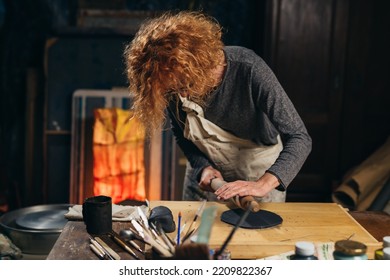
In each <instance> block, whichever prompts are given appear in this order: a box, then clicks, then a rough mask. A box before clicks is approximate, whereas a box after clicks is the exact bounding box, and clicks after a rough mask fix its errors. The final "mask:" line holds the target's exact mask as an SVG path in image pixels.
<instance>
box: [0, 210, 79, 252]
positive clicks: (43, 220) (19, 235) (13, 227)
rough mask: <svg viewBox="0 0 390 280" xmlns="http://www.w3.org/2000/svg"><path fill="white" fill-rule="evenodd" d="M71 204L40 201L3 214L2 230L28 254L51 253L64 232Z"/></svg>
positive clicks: (0, 228) (0, 224)
mask: <svg viewBox="0 0 390 280" xmlns="http://www.w3.org/2000/svg"><path fill="white" fill-rule="evenodd" d="M71 206H72V205H71V204H48V205H36V206H31V207H26V208H21V209H18V210H13V211H10V212H8V213H5V214H4V215H2V216H0V231H1V232H3V233H4V234H5V235H7V236H8V237H9V238H10V239H11V241H12V242H13V243H14V244H15V245H16V246H17V247H18V248H19V249H20V250H21V251H22V253H24V254H32V255H47V254H48V253H49V252H50V250H51V248H52V247H53V245H54V243H55V242H56V241H57V239H58V237H59V236H60V234H61V232H62V229H63V227H64V226H65V224H66V222H67V219H66V218H65V216H64V214H65V213H67V212H68V211H69V207H71Z"/></svg>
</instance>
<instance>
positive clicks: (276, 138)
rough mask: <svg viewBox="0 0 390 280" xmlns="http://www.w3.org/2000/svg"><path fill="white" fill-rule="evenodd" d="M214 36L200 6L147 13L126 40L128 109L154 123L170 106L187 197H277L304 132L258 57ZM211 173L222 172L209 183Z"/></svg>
mask: <svg viewBox="0 0 390 280" xmlns="http://www.w3.org/2000/svg"><path fill="white" fill-rule="evenodd" d="M221 38H222V29H221V27H220V25H219V24H218V23H217V22H216V21H215V20H214V19H213V18H211V17H209V16H207V15H205V14H202V13H198V12H187V11H181V12H178V13H175V14H173V13H166V14H164V15H162V16H160V17H158V18H155V19H152V20H149V21H148V22H146V23H144V24H143V25H142V26H141V28H140V29H139V31H138V32H137V34H136V35H135V38H134V39H133V40H132V42H131V43H130V44H129V45H128V46H127V47H126V50H125V60H126V69H127V75H128V79H129V83H130V91H131V92H132V93H133V94H134V106H133V109H134V111H135V115H136V116H137V117H138V118H139V119H140V120H141V121H142V122H143V123H144V125H145V127H147V128H148V129H149V130H150V132H151V133H153V132H154V131H158V130H159V129H160V128H161V127H162V125H163V124H164V121H165V117H166V115H167V114H166V112H167V113H168V115H169V117H170V120H171V125H172V130H173V133H174V135H175V138H176V141H177V143H178V145H179V147H180V148H181V149H182V150H183V153H184V154H185V156H186V157H187V159H188V165H187V170H186V176H185V180H184V190H183V199H184V200H195V199H203V198H205V197H206V198H208V199H209V200H212V199H215V198H217V199H222V200H225V199H229V198H231V197H235V196H244V195H252V196H255V197H257V198H258V199H259V200H261V201H279V202H283V201H285V196H286V195H285V191H286V188H287V186H288V185H289V184H290V182H291V181H292V180H293V178H294V177H295V176H296V174H297V173H298V172H299V170H300V169H301V167H302V165H303V163H304V161H305V160H306V158H307V156H308V154H309V153H310V151H311V138H310V136H309V135H308V132H307V130H306V128H305V125H304V123H303V122H302V120H301V118H300V117H299V115H298V113H297V111H296V109H295V108H294V106H293V104H292V103H291V101H290V99H289V98H288V96H287V95H286V93H285V92H284V90H283V88H282V87H281V85H280V84H279V82H278V80H277V79H276V77H275V76H274V74H273V73H272V71H271V70H270V69H269V67H268V66H267V65H266V64H265V62H264V61H263V60H262V59H261V58H260V57H259V56H257V55H256V54H255V53H254V52H253V51H251V50H249V49H246V48H243V47H237V46H224V44H223V42H222V39H221ZM214 178H219V179H222V180H224V181H226V182H227V183H226V184H224V185H223V186H222V187H220V188H219V189H218V190H217V191H215V192H214V190H213V189H212V188H211V182H212V180H213V179H214Z"/></svg>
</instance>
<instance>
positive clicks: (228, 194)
mask: <svg viewBox="0 0 390 280" xmlns="http://www.w3.org/2000/svg"><path fill="white" fill-rule="evenodd" d="M279 184H280V183H279V180H278V178H277V177H276V176H275V175H273V174H271V173H267V172H266V173H265V174H264V175H263V176H262V177H261V178H260V179H259V180H257V181H255V182H252V181H242V180H238V181H234V182H230V183H226V184H225V185H223V186H222V187H220V188H219V189H218V190H216V191H215V194H216V195H217V197H218V199H221V200H226V199H229V198H232V197H235V196H247V195H251V196H256V197H263V196H265V195H267V194H268V193H269V192H270V191H272V190H273V189H275V188H276V187H277V186H279Z"/></svg>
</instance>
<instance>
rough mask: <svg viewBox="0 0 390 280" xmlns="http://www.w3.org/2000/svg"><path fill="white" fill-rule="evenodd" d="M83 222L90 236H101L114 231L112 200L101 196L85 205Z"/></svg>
mask: <svg viewBox="0 0 390 280" xmlns="http://www.w3.org/2000/svg"><path fill="white" fill-rule="evenodd" d="M83 220H84V223H85V226H86V228H87V232H88V233H89V234H94V235H101V234H106V233H109V232H111V231H112V199H111V197H109V196H104V195H99V196H93V197H89V198H87V199H86V200H85V201H84V203H83Z"/></svg>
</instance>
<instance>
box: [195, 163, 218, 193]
mask: <svg viewBox="0 0 390 280" xmlns="http://www.w3.org/2000/svg"><path fill="white" fill-rule="evenodd" d="M215 178H220V179H221V180H223V177H222V175H221V172H219V171H218V170H217V169H215V168H213V167H212V166H207V167H205V168H204V169H203V171H202V175H201V176H200V182H199V187H200V188H201V189H202V190H203V191H208V192H214V190H213V189H212V188H211V180H212V179H215Z"/></svg>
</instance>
